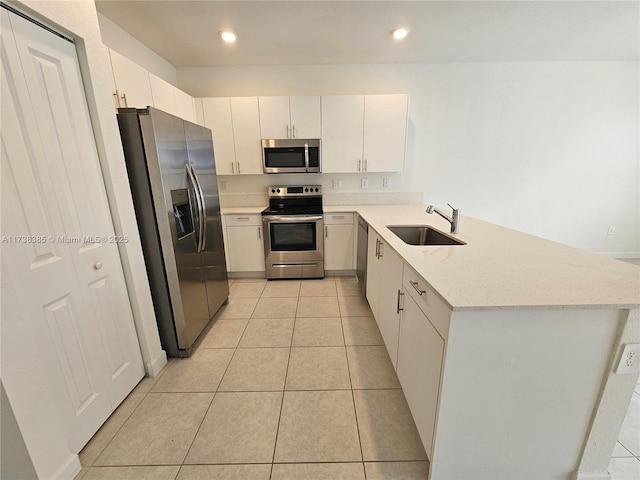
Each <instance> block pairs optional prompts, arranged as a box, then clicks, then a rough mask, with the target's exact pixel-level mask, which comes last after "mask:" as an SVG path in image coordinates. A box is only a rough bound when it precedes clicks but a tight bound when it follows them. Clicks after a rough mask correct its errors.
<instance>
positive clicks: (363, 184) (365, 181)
mask: <svg viewBox="0 0 640 480" xmlns="http://www.w3.org/2000/svg"><path fill="white" fill-rule="evenodd" d="M360 188H369V179H368V178H363V179H362V180H360Z"/></svg>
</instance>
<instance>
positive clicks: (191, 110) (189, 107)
mask: <svg viewBox="0 0 640 480" xmlns="http://www.w3.org/2000/svg"><path fill="white" fill-rule="evenodd" d="M173 95H174V97H175V101H176V115H177V116H179V117H180V118H183V119H184V120H187V121H188V122H192V123H198V119H197V118H196V109H195V105H194V103H193V97H192V96H191V95H189V94H188V93H186V92H183V91H182V90H180V89H179V88H175V90H174V91H173Z"/></svg>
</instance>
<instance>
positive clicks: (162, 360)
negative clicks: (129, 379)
mask: <svg viewBox="0 0 640 480" xmlns="http://www.w3.org/2000/svg"><path fill="white" fill-rule="evenodd" d="M166 364H167V352H165V351H164V350H160V353H159V354H158V356H156V358H154V359H153V361H151V362H150V363H146V364H145V366H144V369H145V371H146V373H147V377H156V376H157V375H158V374H159V373H160V370H162V369H163V368H164V366H165V365H166Z"/></svg>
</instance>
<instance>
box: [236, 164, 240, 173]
mask: <svg viewBox="0 0 640 480" xmlns="http://www.w3.org/2000/svg"><path fill="white" fill-rule="evenodd" d="M236 163H237V164H238V175H239V174H240V162H236Z"/></svg>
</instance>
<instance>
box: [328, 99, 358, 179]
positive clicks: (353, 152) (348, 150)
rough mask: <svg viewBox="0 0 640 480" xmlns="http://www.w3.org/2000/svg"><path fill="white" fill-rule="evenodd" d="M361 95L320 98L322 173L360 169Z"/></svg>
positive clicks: (356, 170)
mask: <svg viewBox="0 0 640 480" xmlns="http://www.w3.org/2000/svg"><path fill="white" fill-rule="evenodd" d="M363 121H364V96H363V95H332V96H327V97H322V171H323V172H324V173H348V172H359V171H361V169H362V138H363V128H364V127H363V125H364V124H363Z"/></svg>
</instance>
